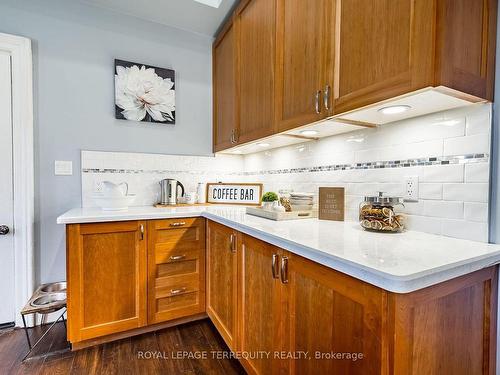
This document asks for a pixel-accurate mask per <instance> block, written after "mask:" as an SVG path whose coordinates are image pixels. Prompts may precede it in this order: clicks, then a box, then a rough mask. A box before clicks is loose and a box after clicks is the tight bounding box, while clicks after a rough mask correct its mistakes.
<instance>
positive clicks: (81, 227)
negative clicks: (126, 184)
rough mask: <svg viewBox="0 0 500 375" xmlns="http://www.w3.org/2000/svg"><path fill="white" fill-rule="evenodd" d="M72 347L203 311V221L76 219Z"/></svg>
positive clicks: (70, 261) (71, 247)
mask: <svg viewBox="0 0 500 375" xmlns="http://www.w3.org/2000/svg"><path fill="white" fill-rule="evenodd" d="M66 230H67V250H66V251H67V257H66V258H67V281H68V293H67V295H68V340H69V341H70V342H71V343H72V344H73V348H83V347H86V346H90V345H95V344H99V343H102V342H107V341H112V340H115V339H119V338H123V337H127V336H131V335H134V334H139V333H144V332H148V331H151V330H153V329H154V327H155V326H156V327H157V329H158V327H165V326H168V325H172V324H179V323H182V322H185V321H189V320H194V319H200V318H203V317H205V243H206V238H205V219H203V218H180V219H172V220H148V221H123V222H110V223H91V224H70V225H68V226H67V227H66Z"/></svg>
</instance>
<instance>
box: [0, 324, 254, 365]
mask: <svg viewBox="0 0 500 375" xmlns="http://www.w3.org/2000/svg"><path fill="white" fill-rule="evenodd" d="M40 335H41V329H40V327H36V328H33V329H31V330H30V336H31V337H32V338H33V339H34V340H36V338H37V337H39V336H40ZM49 336H50V337H46V338H45V340H46V341H45V344H43V345H42V344H40V348H37V349H36V352H35V353H34V354H33V356H34V357H33V358H31V359H28V360H26V361H25V362H24V363H23V362H21V359H22V358H23V357H24V355H25V354H26V351H27V350H28V344H27V342H26V337H25V336H24V331H23V330H21V329H10V330H4V331H3V332H2V331H0V374H2V375H3V374H8V375H11V374H50V375H59V374H85V375H86V374H120V375H121V374H141V375H142V374H244V373H245V372H244V370H243V368H242V367H241V366H240V364H239V363H238V361H237V360H234V359H219V358H217V357H216V355H215V353H223V352H224V351H225V352H226V353H228V352H229V349H228V348H227V346H226V345H225V343H224V341H223V340H222V338H221V337H220V336H219V334H218V333H217V331H216V330H215V328H214V326H213V325H212V323H211V322H210V321H209V320H202V321H198V322H192V323H187V324H183V325H180V326H177V327H172V328H167V329H163V330H161V331H157V332H152V333H147V334H143V335H140V336H135V337H131V338H127V339H123V340H119V341H115V342H111V343H108V344H103V345H99V346H95V347H91V348H87V349H82V350H79V351H76V352H71V351H69V350H67V349H66V348H67V344H66V340H65V336H66V332H65V330H64V326H63V325H62V323H57V325H56V326H55V327H54V329H53V332H51V333H49ZM47 350H49V351H56V352H57V353H56V354H52V355H44V353H45V352H46V351H47ZM183 351H184V352H187V353H192V354H199V355H206V357H207V358H206V359H204V358H184V359H180V357H182V352H183ZM187 353H186V354H185V355H188V354H187ZM172 354H174V355H175V356H176V357H177V359H174V358H172ZM166 357H168V358H166Z"/></svg>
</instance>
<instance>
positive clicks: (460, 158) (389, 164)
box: [82, 154, 489, 176]
mask: <svg viewBox="0 0 500 375" xmlns="http://www.w3.org/2000/svg"><path fill="white" fill-rule="evenodd" d="M488 161H489V155H488V154H467V155H455V156H441V157H429V158H419V159H407V160H389V161H374V162H366V163H354V164H332V165H320V166H314V167H302V168H289V169H271V170H262V171H251V172H228V171H221V172H220V173H223V174H227V175H239V176H253V175H262V174H288V173H307V172H327V171H344V170H352V169H383V168H406V167H416V166H431V165H449V164H469V163H481V162H488ZM82 173H118V174H141V173H148V174H168V173H170V174H174V173H188V174H191V175H204V174H207V173H211V174H213V173H217V172H216V171H210V172H206V171H172V170H160V169H151V170H146V169H111V168H104V169H93V168H84V169H82Z"/></svg>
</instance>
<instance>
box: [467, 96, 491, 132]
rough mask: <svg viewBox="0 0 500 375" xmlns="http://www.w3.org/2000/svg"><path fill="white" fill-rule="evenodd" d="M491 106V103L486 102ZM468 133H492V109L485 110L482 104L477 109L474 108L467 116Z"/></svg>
mask: <svg viewBox="0 0 500 375" xmlns="http://www.w3.org/2000/svg"><path fill="white" fill-rule="evenodd" d="M486 106H487V107H490V108H491V104H489V103H488V104H486ZM465 121H466V135H474V134H480V133H486V134H489V133H490V129H491V110H489V111H485V110H483V108H481V107H480V106H479V107H478V108H477V110H472V111H471V112H470V113H469V114H467V116H466V117H465Z"/></svg>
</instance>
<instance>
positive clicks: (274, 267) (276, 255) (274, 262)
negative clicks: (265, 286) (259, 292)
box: [272, 254, 279, 279]
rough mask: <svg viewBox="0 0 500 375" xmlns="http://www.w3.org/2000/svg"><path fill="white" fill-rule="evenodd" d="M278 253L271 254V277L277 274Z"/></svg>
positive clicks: (275, 276)
mask: <svg viewBox="0 0 500 375" xmlns="http://www.w3.org/2000/svg"><path fill="white" fill-rule="evenodd" d="M278 268H279V265H278V254H273V263H272V270H273V279H277V278H278V277H279V276H278Z"/></svg>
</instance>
